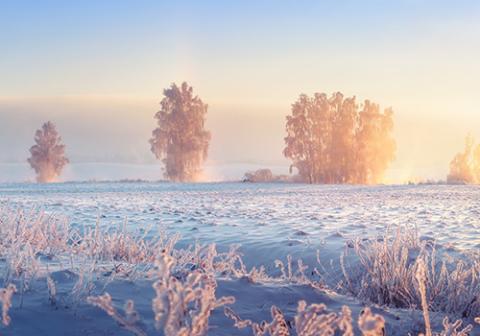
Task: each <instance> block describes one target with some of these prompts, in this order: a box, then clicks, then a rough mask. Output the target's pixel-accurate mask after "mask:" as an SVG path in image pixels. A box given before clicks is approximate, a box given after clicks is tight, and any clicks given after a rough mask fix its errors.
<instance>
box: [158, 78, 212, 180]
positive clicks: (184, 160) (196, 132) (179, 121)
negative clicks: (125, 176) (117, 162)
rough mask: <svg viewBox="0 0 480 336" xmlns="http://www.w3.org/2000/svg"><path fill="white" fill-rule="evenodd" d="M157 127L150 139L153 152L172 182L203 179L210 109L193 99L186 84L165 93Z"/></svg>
mask: <svg viewBox="0 0 480 336" xmlns="http://www.w3.org/2000/svg"><path fill="white" fill-rule="evenodd" d="M163 94H164V96H165V97H164V98H163V99H162V101H161V103H160V105H161V110H160V111H158V112H157V113H156V114H155V118H156V119H157V123H158V127H157V128H156V129H155V130H153V132H152V138H151V139H150V145H151V150H152V152H153V153H154V154H155V156H156V157H157V158H158V159H161V160H162V161H163V163H164V175H165V177H166V178H167V179H170V180H172V181H181V182H189V181H196V180H198V179H199V178H200V175H201V172H202V166H203V163H204V161H205V160H206V158H207V154H208V145H209V142H210V137H211V136H210V132H209V131H207V130H206V129H205V117H206V114H207V109H208V105H207V104H204V103H203V102H202V100H201V99H200V98H199V97H198V96H194V95H193V88H192V87H191V86H189V85H188V84H187V83H185V82H184V83H182V85H181V86H177V85H176V84H172V85H171V86H170V87H169V88H168V89H165V90H164V91H163Z"/></svg>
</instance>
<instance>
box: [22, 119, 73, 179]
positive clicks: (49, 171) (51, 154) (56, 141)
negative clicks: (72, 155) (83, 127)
mask: <svg viewBox="0 0 480 336" xmlns="http://www.w3.org/2000/svg"><path fill="white" fill-rule="evenodd" d="M30 154H31V155H30V158H29V159H28V160H27V161H28V163H30V166H32V168H33V169H34V170H35V173H37V182H42V183H47V182H54V181H56V180H57V179H58V177H59V176H60V174H61V172H62V170H63V167H65V165H66V164H67V163H68V162H69V161H68V158H67V157H66V156H65V145H64V144H63V143H62V138H61V137H60V135H59V134H58V132H57V130H56V128H55V125H54V124H53V123H52V122H50V121H48V122H46V123H44V124H43V126H42V128H41V129H39V130H37V131H36V132H35V145H33V146H32V147H31V148H30Z"/></svg>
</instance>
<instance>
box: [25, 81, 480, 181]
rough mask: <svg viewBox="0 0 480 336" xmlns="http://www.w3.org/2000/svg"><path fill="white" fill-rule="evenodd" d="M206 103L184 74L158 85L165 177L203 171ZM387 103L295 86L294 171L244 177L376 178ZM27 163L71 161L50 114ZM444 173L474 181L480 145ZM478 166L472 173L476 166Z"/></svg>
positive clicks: (47, 169)
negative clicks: (180, 79)
mask: <svg viewBox="0 0 480 336" xmlns="http://www.w3.org/2000/svg"><path fill="white" fill-rule="evenodd" d="M207 112H208V105H207V104H206V103H204V102H203V101H202V100H201V99H200V98H199V97H198V96H197V95H195V94H194V93H193V88H192V87H191V86H190V85H188V84H187V83H186V82H184V83H182V84H181V85H176V84H172V85H171V86H170V87H169V88H166V89H165V90H164V91H163V99H162V100H161V102H160V110H159V111H158V112H157V113H156V114H155V115H154V119H155V120H156V123H157V127H156V128H155V129H154V130H153V131H152V136H151V138H150V139H149V144H150V149H151V151H152V153H153V154H154V155H155V157H156V158H157V159H159V160H160V161H161V162H162V165H163V174H164V177H165V178H166V179H168V180H171V181H176V182H195V181H198V180H200V178H201V176H202V168H203V165H204V162H205V161H206V159H207V156H208V148H209V144H210V141H211V133H210V131H208V130H207V129H206V127H205V121H206V116H207ZM393 127H394V120H393V111H392V109H390V108H387V109H384V110H381V109H380V106H379V105H378V104H375V103H374V102H371V101H369V100H365V101H364V102H363V103H358V102H357V100H356V97H345V96H344V95H343V94H342V93H340V92H337V93H334V94H332V95H327V94H325V93H315V94H313V95H312V96H308V95H306V94H301V95H300V96H299V98H298V99H297V101H295V102H294V103H293V104H292V106H291V113H290V115H288V116H287V117H286V123H285V132H286V136H285V138H284V141H285V148H284V150H283V155H284V156H285V157H286V158H288V159H290V160H291V166H290V174H292V173H294V172H295V174H294V175H293V177H288V176H281V177H277V178H275V176H273V175H272V174H271V172H269V170H268V169H262V170H259V171H257V172H250V173H247V174H246V175H245V176H246V180H250V181H266V180H275V179H276V180H282V181H284V180H294V181H297V182H305V183H329V184H345V183H349V184H376V183H380V182H381V181H382V178H383V175H384V173H385V171H386V169H387V168H388V166H389V164H390V163H391V162H392V161H393V160H394V158H395V150H396V144H395V140H394V138H393V135H392V132H393ZM34 140H35V145H33V146H32V147H31V148H30V154H31V155H30V158H29V159H28V163H29V164H30V165H31V167H32V168H33V169H34V170H35V172H36V175H37V181H38V182H52V181H56V180H57V179H58V177H59V176H60V174H61V172H62V170H63V168H64V167H65V165H66V164H68V163H69V160H68V158H67V156H66V154H65V145H64V144H63V142H62V139H61V137H60V135H59V133H58V132H57V130H56V128H55V125H54V124H53V123H52V122H50V121H49V122H46V123H45V124H44V125H43V126H42V128H41V129H39V130H37V131H36V133H35V139H34ZM450 166H451V171H450V174H449V180H452V181H453V180H465V181H468V182H479V181H480V146H477V147H476V148H475V150H473V143H471V141H470V142H467V146H466V149H465V153H461V154H458V155H457V156H456V157H455V159H454V160H453V161H452V163H451V165H450ZM475 172H477V173H475Z"/></svg>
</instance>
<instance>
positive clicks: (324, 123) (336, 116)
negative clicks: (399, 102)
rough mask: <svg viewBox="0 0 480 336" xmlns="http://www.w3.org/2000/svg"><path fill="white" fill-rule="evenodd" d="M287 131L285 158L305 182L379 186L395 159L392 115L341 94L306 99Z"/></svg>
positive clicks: (299, 103) (294, 108)
mask: <svg viewBox="0 0 480 336" xmlns="http://www.w3.org/2000/svg"><path fill="white" fill-rule="evenodd" d="M286 131H287V136H286V137H285V149H284V151H283V153H284V155H285V156H286V157H287V158H289V159H291V160H292V165H291V167H290V169H291V170H292V168H296V169H297V170H298V174H299V176H300V178H301V179H302V180H303V181H304V182H308V183H335V184H336V183H353V184H375V183H379V182H381V181H382V178H383V175H384V173H385V170H386V169H387V167H388V165H389V163H390V162H391V161H392V160H393V159H394V154H395V149H396V145H395V140H394V139H393V137H392V131H393V112H392V110H391V109H386V110H385V111H383V112H381V111H380V107H379V106H378V105H377V104H374V103H372V102H370V101H368V100H366V101H365V102H364V103H363V104H362V105H358V104H357V103H356V100H355V97H351V98H345V97H344V96H343V94H341V93H339V92H337V93H335V94H333V95H331V96H330V97H328V96H327V94H325V93H315V94H314V95H313V97H309V96H307V95H305V94H302V95H300V97H299V99H298V100H297V101H296V102H295V103H294V104H293V105H292V113H291V115H289V116H287V122H286Z"/></svg>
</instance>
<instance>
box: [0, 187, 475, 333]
mask: <svg viewBox="0 0 480 336" xmlns="http://www.w3.org/2000/svg"><path fill="white" fill-rule="evenodd" d="M479 197H480V188H478V187H475V186H446V185H442V186H429V185H424V186H376V187H369V186H325V185H303V184H276V183H271V184H245V183H202V184H171V183H164V182H159V183H150V182H124V183H120V182H98V183H93V182H89V183H87V182H84V183H57V184H48V185H41V184H29V183H4V184H0V206H1V207H4V208H6V209H23V210H27V211H45V212H46V213H47V214H50V215H55V216H60V217H62V216H65V217H66V218H67V219H68V221H69V222H70V223H71V225H72V226H73V227H75V228H78V229H79V230H87V229H88V228H92V229H93V228H95V226H96V223H97V220H98V221H99V223H100V226H101V227H102V228H109V227H118V226H121V225H123V223H124V222H125V221H126V223H127V224H126V225H127V229H128V230H129V231H131V232H136V231H138V230H139V229H141V228H152V227H153V228H154V230H151V231H149V232H150V233H149V236H148V237H147V238H154V235H155V234H156V233H157V232H158V231H157V229H158V228H162V229H164V230H166V232H167V233H168V234H175V233H179V234H180V236H181V238H180V240H179V242H178V243H177V247H178V248H186V247H188V246H189V245H192V244H194V243H196V242H200V243H202V244H208V243H215V244H216V247H217V250H218V251H219V252H225V251H228V250H229V248H230V246H231V245H233V244H239V245H240V247H239V251H240V252H241V253H242V255H243V256H242V258H243V261H244V263H245V264H246V266H247V268H248V269H250V268H251V267H257V268H258V267H260V266H262V265H263V266H265V269H266V273H267V274H268V275H271V276H274V277H278V276H280V271H279V269H278V268H276V267H275V260H281V261H283V262H286V260H287V256H291V257H292V259H293V260H297V259H302V260H303V262H304V263H305V264H307V265H309V267H310V268H309V271H311V270H313V267H315V265H316V257H317V250H318V251H319V254H320V257H321V260H322V262H323V265H324V266H325V270H326V273H325V274H324V277H325V278H326V282H327V285H328V288H327V289H323V290H319V289H318V288H317V289H315V288H312V287H311V286H308V285H306V284H302V283H280V282H275V281H274V282H272V281H263V282H262V281H259V282H254V283H252V282H249V281H246V280H245V279H228V278H219V279H218V289H217V298H218V297H221V296H229V295H233V296H235V298H236V299H237V301H236V303H235V304H234V305H232V308H233V309H234V310H235V311H236V312H237V313H238V314H239V315H240V316H241V317H242V318H248V319H252V320H254V321H258V322H260V321H261V320H264V319H265V320H269V317H270V313H269V311H270V306H271V305H276V306H278V307H279V308H280V309H282V311H283V312H284V313H285V315H286V316H288V317H289V318H293V315H295V311H296V308H297V302H298V301H299V300H307V302H308V303H325V304H326V305H327V307H328V308H329V309H331V310H332V311H337V312H338V311H339V310H340V309H341V306H342V305H348V306H350V308H351V309H352V311H353V316H354V318H355V319H356V317H357V316H358V315H359V313H360V311H361V310H362V309H363V307H364V306H365V305H366V304H367V303H366V302H362V301H361V300H359V299H358V298H354V297H350V296H349V295H347V294H346V293H343V292H340V291H337V289H336V285H337V284H338V283H339V282H340V281H341V280H342V277H343V276H342V273H341V271H340V256H341V254H342V251H344V250H345V248H346V246H348V242H350V241H352V240H353V239H355V238H357V237H375V236H377V235H382V234H383V233H384V232H385V230H386V229H388V228H391V227H398V226H401V225H409V226H416V227H417V228H418V232H419V234H420V236H421V239H435V240H436V242H437V244H438V245H439V246H440V247H442V248H444V249H445V250H450V251H453V252H454V253H456V254H459V255H462V254H464V253H468V252H470V251H473V250H475V249H478V247H479V246H480V241H479V239H478V237H479V235H478V233H479V227H480V225H479V222H478V214H480V203H478V201H477V200H478V199H479ZM353 266H354V265H351V264H348V265H347V267H353ZM77 276H78V275H76V274H74V273H70V271H69V270H66V269H58V270H54V271H53V272H52V277H55V281H56V284H57V290H58V297H59V299H58V301H59V302H60V303H59V304H57V305H54V306H52V305H51V304H50V303H49V302H48V294H45V293H47V292H48V290H47V284H46V281H45V278H41V277H40V278H38V279H36V280H35V282H34V283H33V284H32V285H31V288H32V290H30V291H29V292H27V293H25V297H24V298H23V306H22V307H21V308H20V298H19V295H18V293H17V294H16V295H15V297H14V305H13V307H12V309H11V314H10V315H11V317H12V323H11V325H10V326H9V327H4V328H3V329H2V330H1V332H2V334H5V335H31V334H36V335H65V334H69V335H80V334H82V335H113V334H115V335H128V333H127V332H126V331H125V330H123V329H121V328H120V327H119V326H118V325H116V323H115V322H114V321H113V319H111V318H110V317H109V316H108V315H107V314H106V313H104V312H102V311H101V310H100V309H98V308H96V307H93V306H91V305H88V304H86V303H78V305H76V306H72V305H71V303H67V301H68V300H67V299H66V297H67V296H68V293H70V292H71V291H72V288H73V286H74V285H75V283H76V280H77V279H76V277H77ZM93 283H94V284H95V294H96V295H99V294H101V293H103V291H108V292H109V293H110V294H111V295H112V297H113V298H114V302H115V304H118V307H121V306H122V305H123V303H124V302H125V301H126V300H127V299H133V300H134V301H135V306H136V309H137V310H138V312H139V313H140V315H141V316H142V327H143V329H144V330H146V331H147V333H148V334H156V331H155V329H154V327H153V322H152V320H153V312H152V308H151V299H152V298H153V296H154V291H153V289H152V282H151V281H149V280H142V279H139V280H137V281H127V280H120V279H117V280H115V281H113V282H111V283H108V284H106V285H105V283H103V282H102V281H101V276H98V278H95V279H93ZM63 296H64V297H65V301H64V302H63V301H62V297H63ZM62 302H63V303H62ZM374 312H379V313H381V314H382V315H383V316H384V318H385V319H386V321H387V334H388V335H397V334H398V335H403V334H405V332H404V331H407V330H408V331H412V332H413V333H418V332H423V330H422V329H421V325H422V323H423V322H422V321H423V320H422V315H421V312H420V311H418V310H416V311H410V310H402V309H390V308H386V307H376V306H374ZM432 314H433V318H432V320H433V326H434V327H436V328H437V329H436V330H439V329H440V327H441V319H442V318H443V316H444V315H445V314H442V313H432ZM452 318H461V316H452ZM468 322H471V321H468ZM477 332H480V330H477ZM208 334H209V335H250V334H251V331H250V330H249V329H243V330H238V329H236V328H234V327H233V322H232V321H231V320H229V319H227V318H225V316H224V315H223V309H222V308H220V309H218V310H215V311H213V313H212V316H211V317H210V329H209V333H208Z"/></svg>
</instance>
